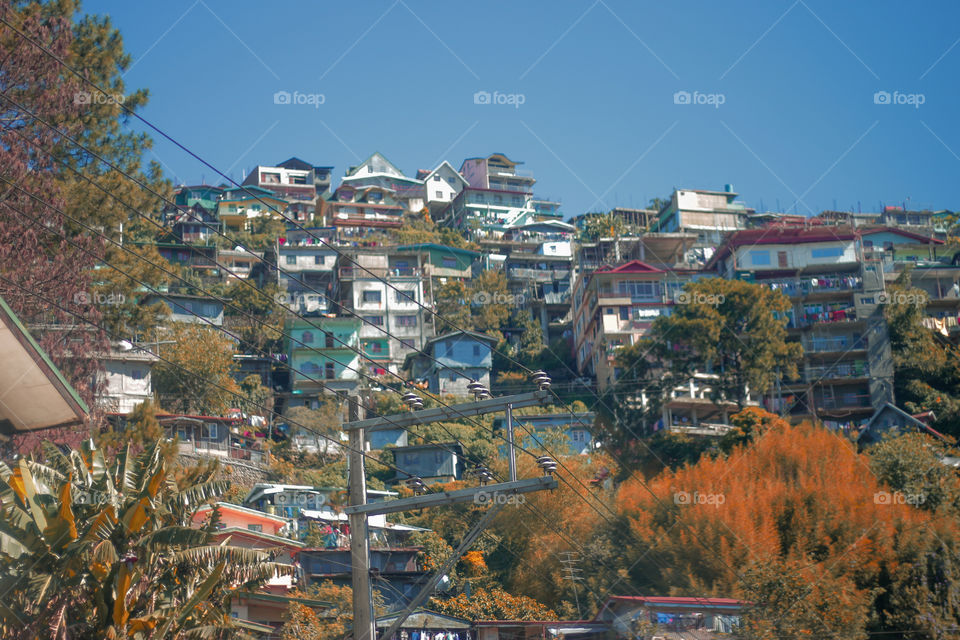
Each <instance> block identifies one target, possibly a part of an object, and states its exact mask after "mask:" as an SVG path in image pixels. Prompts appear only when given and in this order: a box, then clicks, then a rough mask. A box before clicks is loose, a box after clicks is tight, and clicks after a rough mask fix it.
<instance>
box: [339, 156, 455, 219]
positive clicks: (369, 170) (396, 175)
mask: <svg viewBox="0 0 960 640" xmlns="http://www.w3.org/2000/svg"><path fill="white" fill-rule="evenodd" d="M441 166H442V165H441ZM343 187H352V188H353V189H356V190H360V189H362V188H364V187H380V188H382V189H385V190H387V191H389V192H390V193H391V194H392V195H393V197H394V198H395V200H396V201H397V203H398V204H399V205H400V207H401V210H402V211H408V212H410V213H416V212H419V211H421V210H422V209H423V208H424V206H425V201H424V195H425V194H424V183H423V181H422V180H418V179H417V178H411V177H409V176H406V175H404V173H403V171H401V170H400V169H398V168H397V166H396V165H394V164H393V163H392V162H390V161H389V160H387V158H386V157H385V156H384V155H383V154H381V153H380V152H375V153H374V154H373V155H371V156H370V157H369V158H367V159H366V160H364V161H363V162H361V163H360V164H358V165H356V166H353V167H349V168H348V169H347V173H346V175H345V176H344V177H343V179H342V180H341V182H340V188H343Z"/></svg>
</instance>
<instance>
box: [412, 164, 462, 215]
mask: <svg viewBox="0 0 960 640" xmlns="http://www.w3.org/2000/svg"><path fill="white" fill-rule="evenodd" d="M467 186H468V183H467V180H466V178H464V177H463V176H462V175H460V172H459V171H457V170H456V169H454V168H453V165H451V164H450V163H449V162H447V161H446V160H444V161H443V162H441V163H440V166H438V167H437V168H436V169H434V170H433V171H431V172H430V173H428V174H427V175H426V176H425V177H424V180H423V190H424V196H425V199H426V202H427V206H428V207H429V208H430V213H431V215H433V214H435V213H440V212H441V211H443V210H444V209H445V208H446V207H447V206H448V205H449V204H450V202H452V201H453V199H454V198H456V197H457V196H458V195H459V194H460V192H461V191H463V189H464V187H467Z"/></svg>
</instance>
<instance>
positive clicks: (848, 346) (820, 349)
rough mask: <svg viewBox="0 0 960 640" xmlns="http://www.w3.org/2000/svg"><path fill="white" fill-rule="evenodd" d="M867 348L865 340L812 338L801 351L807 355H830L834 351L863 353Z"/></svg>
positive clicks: (846, 337) (863, 338) (841, 337)
mask: <svg viewBox="0 0 960 640" xmlns="http://www.w3.org/2000/svg"><path fill="white" fill-rule="evenodd" d="M866 348H867V339H866V338H865V337H861V338H858V339H856V340H855V339H854V338H853V337H852V336H832V337H829V338H813V339H811V340H810V341H808V342H807V343H806V344H804V346H803V349H804V351H806V352H808V353H830V352H835V351H863V350H865V349H866Z"/></svg>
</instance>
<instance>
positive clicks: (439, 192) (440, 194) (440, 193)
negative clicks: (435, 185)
mask: <svg viewBox="0 0 960 640" xmlns="http://www.w3.org/2000/svg"><path fill="white" fill-rule="evenodd" d="M436 193H437V200H443V191H437V192H436Z"/></svg>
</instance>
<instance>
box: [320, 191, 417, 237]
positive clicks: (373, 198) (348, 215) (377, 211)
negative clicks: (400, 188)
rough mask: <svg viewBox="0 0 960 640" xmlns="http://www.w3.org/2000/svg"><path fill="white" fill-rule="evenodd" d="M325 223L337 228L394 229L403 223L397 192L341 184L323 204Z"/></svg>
mask: <svg viewBox="0 0 960 640" xmlns="http://www.w3.org/2000/svg"><path fill="white" fill-rule="evenodd" d="M322 209H323V218H324V220H325V221H326V222H327V223H328V224H330V225H332V226H335V227H337V228H338V229H344V230H348V231H358V230H359V231H363V230H366V229H375V228H387V229H397V228H399V227H400V226H401V225H402V224H403V212H404V207H403V203H402V202H401V201H400V200H399V198H398V197H397V192H396V191H394V190H393V189H390V188H389V187H383V186H379V185H354V184H351V183H346V182H344V183H343V184H341V185H340V186H339V187H337V190H336V191H334V192H333V195H332V196H331V197H330V199H329V200H325V201H324V202H323V203H322Z"/></svg>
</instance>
